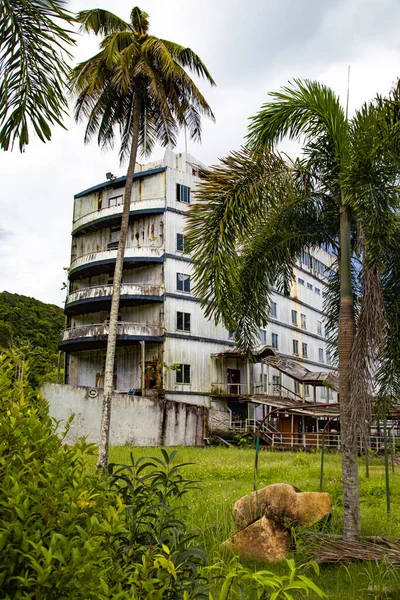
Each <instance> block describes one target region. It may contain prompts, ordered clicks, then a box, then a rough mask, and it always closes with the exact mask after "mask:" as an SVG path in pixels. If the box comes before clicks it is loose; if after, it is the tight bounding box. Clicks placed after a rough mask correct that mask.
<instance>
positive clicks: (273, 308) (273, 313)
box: [270, 302, 277, 319]
mask: <svg viewBox="0 0 400 600" xmlns="http://www.w3.org/2000/svg"><path fill="white" fill-rule="evenodd" d="M270 315H271V317H273V318H274V319H276V315H277V305H276V302H271V312H270Z"/></svg>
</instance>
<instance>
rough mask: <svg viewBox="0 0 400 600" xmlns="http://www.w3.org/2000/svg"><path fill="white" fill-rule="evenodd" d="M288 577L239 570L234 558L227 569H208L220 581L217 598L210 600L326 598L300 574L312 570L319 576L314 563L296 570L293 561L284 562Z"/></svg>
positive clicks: (262, 571) (238, 564)
mask: <svg viewBox="0 0 400 600" xmlns="http://www.w3.org/2000/svg"><path fill="white" fill-rule="evenodd" d="M286 563H287V566H288V570H289V574H288V575H277V574H276V573H273V572H272V571H267V570H259V571H252V570H251V569H248V568H246V567H243V566H242V565H241V564H240V562H239V561H238V559H237V557H235V558H233V559H232V561H231V562H230V563H229V565H227V566H225V565H224V564H219V563H216V564H215V565H212V566H211V567H209V570H210V572H211V573H214V577H218V578H220V579H222V580H223V583H222V586H221V589H220V591H219V595H218V597H215V598H214V597H213V596H212V595H211V594H210V600H228V599H229V598H232V597H240V598H252V597H254V598H260V599H267V598H269V599H270V600H279V599H280V598H282V599H285V600H295V598H304V596H305V595H306V596H308V595H309V593H310V591H313V592H314V593H315V594H316V595H317V596H318V597H319V598H326V597H327V596H326V594H325V593H324V592H323V591H322V590H321V589H320V588H319V587H318V586H317V585H315V583H314V582H313V581H312V580H311V579H310V578H309V577H307V576H306V575H304V570H305V569H306V568H310V567H311V568H312V569H313V570H314V571H315V573H316V575H319V567H318V565H317V564H316V563H314V562H311V563H305V564H304V565H300V566H299V567H296V565H295V562H294V560H293V559H289V560H287V561H286Z"/></svg>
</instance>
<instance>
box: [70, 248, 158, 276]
mask: <svg viewBox="0 0 400 600" xmlns="http://www.w3.org/2000/svg"><path fill="white" fill-rule="evenodd" d="M163 254H164V248H163V247H162V246H132V247H128V248H125V254H124V260H125V261H126V260H127V259H132V261H133V262H134V261H135V260H137V261H144V260H149V259H150V260H151V259H155V260H160V259H161V258H162V256H163ZM116 258H117V249H116V248H105V249H102V250H98V251H96V252H89V253H88V254H83V255H82V256H78V257H77V258H75V259H74V260H73V261H72V262H71V267H70V272H72V271H74V270H76V269H79V268H82V267H84V266H85V265H90V264H91V263H98V262H108V261H114V260H115V259H116Z"/></svg>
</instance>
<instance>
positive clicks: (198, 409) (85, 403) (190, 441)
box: [41, 383, 208, 446]
mask: <svg viewBox="0 0 400 600" xmlns="http://www.w3.org/2000/svg"><path fill="white" fill-rule="evenodd" d="M90 389H91V388H88V387H75V386H71V385H61V384H54V383H46V384H44V385H43V386H42V388H41V392H42V394H43V396H44V398H45V399H46V400H47V401H48V402H49V406H50V414H51V416H52V417H54V418H55V419H57V420H59V421H62V423H61V424H60V428H63V424H65V422H66V421H67V419H69V417H70V416H71V415H72V414H75V417H74V420H73V422H72V425H71V428H70V430H69V432H68V435H67V437H66V442H67V443H73V442H74V441H76V440H77V439H78V438H80V437H82V436H86V438H87V440H88V442H97V443H98V442H99V432H100V419H101V407H102V402H103V391H102V390H100V389H99V390H96V392H97V396H96V397H95V398H92V397H90V395H89V390H90ZM92 393H93V392H92ZM207 418H208V409H207V408H205V407H202V406H196V405H193V404H185V403H183V402H174V401H172V400H160V399H158V398H147V397H143V398H142V397H140V396H128V395H127V394H113V399H112V411H111V431H110V443H111V444H112V445H114V446H123V445H124V444H132V445H134V446H202V445H203V444H204V436H205V430H204V428H205V424H206V421H207Z"/></svg>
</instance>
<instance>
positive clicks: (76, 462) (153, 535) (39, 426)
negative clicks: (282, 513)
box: [0, 352, 205, 600]
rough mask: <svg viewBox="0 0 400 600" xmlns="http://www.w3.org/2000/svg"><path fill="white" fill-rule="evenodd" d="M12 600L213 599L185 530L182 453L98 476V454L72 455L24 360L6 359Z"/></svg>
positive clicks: (3, 540) (1, 364) (5, 564)
mask: <svg viewBox="0 0 400 600" xmlns="http://www.w3.org/2000/svg"><path fill="white" fill-rule="evenodd" d="M0 394H1V404H0V564H1V567H0V588H1V590H2V596H1V597H2V598H6V599H7V600H8V599H10V600H11V599H12V600H18V599H22V598H23V599H24V600H28V599H30V598H32V599H33V598H34V599H35V600H49V599H51V600H52V599H56V598H57V599H60V598H68V599H69V600H71V599H72V600H75V599H76V600H89V599H93V600H94V599H96V600H97V599H100V600H101V599H103V598H120V599H123V600H125V599H126V600H127V599H128V598H129V599H131V598H138V599H140V598H153V599H154V600H157V599H158V598H160V599H161V598H163V599H174V600H175V599H177V600H178V599H179V598H186V599H187V600H189V599H190V598H195V597H205V592H204V591H203V593H202V589H203V590H204V579H203V578H202V577H201V576H200V575H199V573H198V570H197V566H198V565H201V564H203V563H204V562H205V557H204V554H203V553H202V551H201V550H200V549H198V548H197V547H195V546H194V544H193V537H194V536H193V535H190V534H189V533H187V532H186V526H185V524H184V523H183V521H181V520H180V516H181V513H182V509H181V508H179V507H178V506H177V503H176V499H177V498H180V497H181V496H182V495H184V494H185V493H186V492H187V491H188V490H189V489H190V487H191V482H190V481H188V480H185V479H183V477H182V475H181V473H180V469H181V466H180V465H175V464H174V465H172V464H171V463H172V460H173V458H174V453H173V454H171V455H168V454H167V453H166V452H164V455H163V460H160V459H157V458H155V459H149V460H145V459H139V460H138V461H137V462H135V461H133V460H132V464H131V466H126V467H125V466H118V465H114V466H113V467H111V468H110V471H111V475H110V477H108V478H105V477H104V476H102V475H101V474H100V473H99V472H97V473H95V474H93V475H90V474H89V469H88V464H87V463H88V459H89V457H90V455H91V454H93V452H94V450H95V448H94V446H93V445H87V444H86V443H85V441H84V440H81V441H79V442H77V443H76V444H74V445H73V446H67V445H63V443H62V439H60V438H59V437H58V436H57V435H56V433H55V430H56V425H57V424H56V423H55V422H54V421H53V420H52V419H51V418H50V417H49V414H48V407H47V403H46V402H45V401H44V400H43V398H42V397H41V396H40V395H39V394H38V393H37V392H35V391H33V389H32V387H31V386H30V385H29V383H28V378H27V368H26V366H25V367H24V368H23V367H22V365H21V364H19V363H18V358H17V359H15V355H10V354H9V353H6V352H4V353H3V354H2V355H1V356H0Z"/></svg>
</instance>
